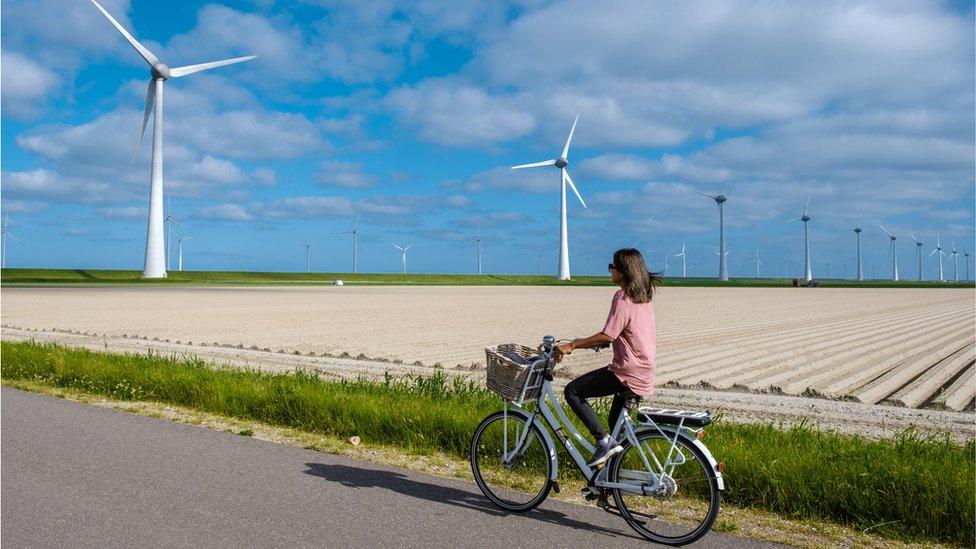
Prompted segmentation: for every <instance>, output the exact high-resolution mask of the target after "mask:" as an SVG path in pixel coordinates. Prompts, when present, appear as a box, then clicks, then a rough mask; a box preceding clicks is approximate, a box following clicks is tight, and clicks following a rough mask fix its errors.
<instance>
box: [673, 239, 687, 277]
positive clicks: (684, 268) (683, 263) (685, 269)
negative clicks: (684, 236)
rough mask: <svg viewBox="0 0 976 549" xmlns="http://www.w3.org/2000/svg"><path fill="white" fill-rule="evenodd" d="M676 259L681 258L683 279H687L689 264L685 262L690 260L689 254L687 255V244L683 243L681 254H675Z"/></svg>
mask: <svg viewBox="0 0 976 549" xmlns="http://www.w3.org/2000/svg"><path fill="white" fill-rule="evenodd" d="M674 257H680V258H681V278H686V277H687V276H688V264H687V262H686V261H685V260H686V259H687V258H688V254H686V253H685V243H684V242H682V243H681V253H680V254H674Z"/></svg>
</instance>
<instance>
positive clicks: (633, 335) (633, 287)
mask: <svg viewBox="0 0 976 549" xmlns="http://www.w3.org/2000/svg"><path fill="white" fill-rule="evenodd" d="M607 268H608V269H609V270H610V276H611V278H612V279H613V282H614V283H615V284H618V285H619V286H620V289H619V290H617V292H616V293H615V294H613V301H612V302H611V304H610V314H609V316H608V317H607V322H606V325H605V326H604V327H603V330H601V331H600V332H599V333H597V334H594V335H592V336H590V337H587V338H582V339H575V340H573V341H572V342H569V343H562V344H560V345H558V346H557V348H556V360H557V361H559V360H562V358H563V357H564V356H566V355H568V354H570V353H572V352H573V351H574V350H576V349H591V348H595V347H605V346H607V345H608V344H612V345H613V361H612V362H611V363H610V364H608V365H607V366H604V367H601V368H598V369H596V370H593V371H592V372H589V373H586V374H583V375H581V376H579V377H578V378H576V379H574V380H573V381H571V382H570V383H569V384H568V385H566V392H565V395H566V402H568V403H569V407H570V408H572V409H573V412H575V413H576V415H577V416H579V418H580V420H582V421H583V424H584V425H586V428H587V429H589V431H590V433H591V434H592V435H593V437H594V438H596V440H597V447H596V452H594V454H593V458H592V459H591V460H590V462H589V466H590V467H596V466H600V465H603V464H604V463H606V462H607V460H608V459H610V458H611V457H612V456H613V455H614V454H617V453H619V452H621V451H622V450H623V448H622V447H621V446H620V444H619V443H618V442H617V441H616V440H614V439H613V437H612V436H610V435H609V434H608V433H607V431H606V430H605V429H604V428H603V425H601V424H600V421H599V419H598V418H597V416H596V413H595V412H594V411H593V408H592V407H591V406H590V404H589V403H588V402H587V400H586V399H589V398H594V397H602V396H607V395H614V397H613V404H612V405H611V406H610V418H609V419H610V425H611V426H612V425H614V424H615V423H616V421H617V417H618V416H619V415H620V411H621V410H622V409H623V405H624V402H625V401H626V399H628V398H632V397H635V396H636V397H643V396H650V394H651V392H652V391H653V389H654V353H655V350H656V347H657V343H656V336H655V330H654V307H653V305H652V304H651V298H652V297H653V295H654V289H655V288H657V286H658V285H659V284H660V282H661V277H660V276H659V275H658V274H656V273H651V272H648V270H647V265H646V264H645V263H644V258H643V257H642V256H641V253H640V252H639V251H637V250H636V249H634V248H624V249H621V250H617V251H616V252H614V254H613V263H610V264H609V265H608V266H607Z"/></svg>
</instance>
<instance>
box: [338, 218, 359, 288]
mask: <svg viewBox="0 0 976 549" xmlns="http://www.w3.org/2000/svg"><path fill="white" fill-rule="evenodd" d="M350 233H351V234H352V272H353V274H356V273H358V272H359V256H358V255H357V252H358V250H359V216H358V215H357V216H356V224H355V225H353V226H352V230H349V231H343V232H342V234H350Z"/></svg>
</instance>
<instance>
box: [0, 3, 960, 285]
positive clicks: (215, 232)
mask: <svg viewBox="0 0 976 549" xmlns="http://www.w3.org/2000/svg"><path fill="white" fill-rule="evenodd" d="M103 5H104V6H105V7H106V9H108V10H109V11H110V12H111V13H112V14H113V15H115V17H116V18H117V19H119V21H120V22H121V23H122V24H123V25H124V26H126V28H128V29H130V31H132V32H133V34H134V35H135V36H136V37H137V38H138V39H139V40H140V41H142V42H143V43H144V44H145V45H146V46H147V47H149V48H150V49H151V50H152V51H154V52H155V54H156V55H157V56H159V57H160V58H161V59H163V60H164V61H165V62H167V63H168V64H169V65H170V66H180V65H187V64H194V63H200V62H205V61H210V60H216V59H222V58H226V57H232V56H238V55H247V54H252V53H254V54H258V55H259V56H260V57H259V58H258V59H256V60H254V61H251V62H249V63H245V64H241V65H235V66H231V67H224V68H221V69H216V70H213V71H208V72H206V73H199V74H195V75H192V76H189V77H186V78H181V79H174V80H170V81H168V82H167V83H166V91H165V124H164V129H165V137H164V142H165V173H164V177H165V190H166V194H167V196H169V197H170V199H171V202H172V208H173V213H174V215H175V216H176V218H177V219H178V220H179V221H180V222H181V223H182V224H183V225H184V226H185V227H186V231H187V232H188V233H190V234H192V235H193V237H194V238H193V240H189V241H187V243H186V249H185V252H184V255H185V257H184V261H185V264H186V267H187V268H189V269H208V270H210V269H232V270H281V271H289V270H303V269H304V248H303V246H302V245H301V242H302V241H305V240H312V241H314V242H315V244H314V246H313V248H312V260H311V264H312V269H313V270H318V271H348V270H351V262H352V258H351V255H352V250H351V238H350V236H349V235H346V234H342V231H344V230H347V229H349V228H350V227H351V225H352V223H353V222H354V220H355V219H356V217H357V216H361V219H362V220H361V235H362V238H361V243H362V248H363V249H362V251H361V253H360V270H361V271H370V272H394V271H398V270H399V267H400V258H399V253H398V252H397V251H396V250H395V249H394V248H393V246H392V243H394V242H396V243H399V244H403V245H405V244H412V245H413V247H412V248H411V250H410V252H409V255H408V263H409V269H410V270H411V271H414V272H454V273H470V272H472V271H474V270H475V269H476V255H475V254H476V252H475V244H474V237H475V234H476V232H477V231H478V228H479V227H480V230H481V234H482V236H483V238H484V242H485V269H486V271H487V272H490V273H535V272H537V270H538V268H539V261H538V257H539V256H542V258H543V259H542V264H543V271H544V272H546V273H553V272H555V268H556V260H557V247H556V244H557V236H558V200H559V195H558V188H559V179H558V173H557V172H556V170H552V169H537V170H523V171H519V172H511V171H510V170H508V169H507V167H508V166H511V165H515V164H520V163H525V162H533V161H539V160H545V159H548V158H553V157H555V156H556V155H557V154H558V152H559V150H560V149H561V147H562V143H563V141H564V140H565V138H566V134H567V132H568V131H569V127H570V125H571V124H572V120H573V117H574V116H575V115H576V114H577V113H580V115H581V116H580V122H579V127H578V128H577V131H576V137H575V138H574V146H573V149H572V150H571V153H570V162H571V164H570V167H569V168H570V172H571V173H572V174H573V177H574V179H575V181H576V183H577V185H578V186H579V188H580V191H581V192H582V193H583V196H584V198H585V199H586V201H587V204H588V206H589V207H588V208H587V209H585V210H584V209H582V208H581V207H579V205H578V204H577V203H576V202H575V201H573V200H571V202H570V207H569V226H570V253H571V265H572V269H573V272H574V273H577V274H585V272H586V261H587V259H586V258H587V256H592V258H593V259H592V264H593V273H594V274H597V273H603V270H604V268H605V267H604V265H605V264H606V262H607V258H608V256H609V254H610V253H612V251H613V250H614V249H616V248H619V247H623V246H635V245H636V246H637V247H638V248H640V249H641V250H642V251H644V252H645V256H646V257H647V259H648V262H649V264H650V266H651V268H654V269H660V268H661V267H662V266H663V260H664V256H665V254H667V253H668V252H671V253H674V252H676V251H678V250H679V249H680V247H681V244H682V242H686V243H687V247H688V255H689V270H690V271H691V270H695V271H696V272H697V274H700V275H714V274H715V273H716V272H717V258H716V256H715V254H714V252H713V250H715V249H716V248H717V241H718V227H717V225H718V215H717V211H716V210H717V209H716V207H715V205H714V203H713V202H710V201H709V200H707V199H704V198H702V197H700V196H698V195H696V194H694V193H693V192H692V190H701V191H703V192H708V193H714V192H717V191H718V190H719V189H720V188H721V187H722V186H723V185H725V184H726V183H728V185H729V187H728V191H727V195H728V196H729V201H728V202H727V203H726V222H727V233H728V248H729V249H730V250H731V253H730V256H729V257H730V259H729V266H730V271H731V273H732V275H733V276H737V275H740V274H742V273H743V272H754V270H752V271H747V269H748V267H745V266H744V264H745V262H746V261H747V260H749V259H750V258H751V257H752V256H753V255H754V253H755V249H756V248H759V253H760V257H761V258H762V259H763V261H764V262H765V264H766V267H767V273H768V274H770V275H772V274H776V275H780V274H782V272H783V263H784V257H788V264H789V265H790V266H789V268H788V270H789V272H790V274H791V275H792V274H794V273H798V272H799V270H800V268H801V265H802V226H801V225H800V224H799V223H793V224H790V223H787V220H789V219H791V218H794V217H797V216H799V215H800V213H802V210H803V204H804V202H805V200H806V197H807V195H808V194H809V195H812V200H811V215H812V217H813V220H812V221H811V222H810V228H811V234H812V244H811V249H812V253H813V256H814V275H815V276H820V277H822V276H824V275H825V274H826V272H825V271H826V262H827V261H829V262H830V263H831V267H830V269H831V275H837V274H841V273H842V271H843V269H844V265H845V264H846V265H847V270H848V273H849V274H852V273H853V269H854V267H853V265H854V234H853V233H852V232H850V231H849V230H847V228H848V227H850V226H852V225H853V224H856V223H858V222H860V221H861V220H862V219H863V222H862V223H863V226H864V228H865V231H864V233H862V244H863V253H864V256H865V271H866V272H865V274H866V275H868V276H870V275H871V270H872V266H876V267H874V268H875V269H876V275H877V276H879V277H880V276H882V274H883V273H884V274H887V273H889V272H890V260H889V259H888V257H887V251H888V239H887V237H886V236H885V235H884V233H882V232H881V229H880V228H879V227H878V225H879V224H881V223H883V224H884V225H885V226H886V227H887V228H888V229H889V230H892V231H893V232H895V233H896V234H897V235H898V236H899V237H900V238H899V240H898V253H899V263H900V268H901V274H902V276H903V277H906V278H907V277H914V276H915V273H916V262H915V259H914V258H915V256H914V253H915V246H914V243H913V242H912V240H911V238H910V237H909V232H913V233H915V234H916V236H918V237H919V238H920V239H922V240H923V241H924V242H925V248H924V249H925V250H926V252H928V251H929V250H930V249H931V248H932V247H933V245H934V242H935V237H936V233H940V234H941V235H942V241H943V246H944V247H946V248H949V247H950V246H951V242H952V241H953V240H954V241H955V243H956V245H957V247H958V248H959V249H960V250H962V249H963V248H969V251H970V252H972V251H973V238H974V234H973V232H974V231H973V229H974V222H976V221H974V201H976V196H974V183H976V182H974V170H976V152H974V146H976V144H974V135H976V127H974V116H976V108H974V101H976V90H974V70H973V67H974V48H973V44H974V32H973V28H974V27H973V18H974V11H973V5H972V4H971V3H967V2H916V1H901V0H898V1H884V2H847V1H845V2H840V1H838V2H833V1H824V2H807V3H793V2H762V3H759V2H751V1H741V2H737V1H724V2H704V3H696V4H684V3H674V2H646V1H634V2H624V1H619V2H618V1H612V2H599V3H595V2H584V1H559V2H546V1H534V0H528V1H524V2H502V1H499V2H467V1H459V2H451V3H441V2H432V1H427V0H420V1H416V2H409V3H402V4H401V3H396V2H390V1H372V0H361V1H357V2H341V1H329V0H304V1H294V2H287V1H286V2H280V1H274V0H254V1H243V2H224V3H209V2H192V1H189V0H188V1H180V2H163V1H150V0H133V1H131V2H130V1H128V0H105V2H103ZM2 14H3V18H2V35H3V36H2V38H3V40H2V55H3V63H2V88H3V90H2V91H3V94H2V102H3V104H2V108H3V112H2V155H3V156H2V182H0V184H2V205H0V206H2V207H0V209H2V210H3V214H4V215H8V214H9V217H10V232H11V233H13V234H14V235H16V237H17V238H18V239H19V240H18V241H15V242H12V243H11V244H10V246H9V248H8V253H7V265H8V266H9V267H67V268H127V269H141V268H142V260H143V254H144V247H145V231H146V209H147V203H148V181H149V149H150V147H149V139H148V137H149V135H148V134H147V139H146V141H145V142H144V143H143V146H142V148H141V151H140V154H139V157H138V159H137V160H136V162H135V165H133V166H130V165H129V156H130V154H131V151H132V147H133V145H134V143H135V138H136V133H137V129H138V125H139V122H140V116H141V109H142V106H143V102H144V97H145V88H146V85H147V82H148V80H149V74H148V67H147V66H146V65H145V64H144V62H143V61H142V60H141V59H140V58H139V57H138V55H137V54H136V53H135V52H134V51H133V50H132V49H131V48H130V47H129V46H128V45H127V44H126V43H125V41H124V39H123V38H122V37H121V36H120V35H119V34H118V33H117V32H116V31H115V30H114V29H112V28H111V26H110V25H109V23H108V22H107V21H105V20H104V19H103V18H102V17H101V15H100V14H99V13H98V12H97V10H96V9H95V7H94V6H93V5H91V4H90V2H87V1H86V0H61V1H54V0H32V1H26V0H2ZM150 131H151V130H150ZM971 259H972V258H971ZM675 263H676V262H674V261H673V260H672V265H674V264H675ZM936 265H937V264H936V263H935V261H934V258H931V259H929V258H928V257H926V261H925V267H924V269H925V274H926V277H931V276H934V274H935V269H936V268H937V267H936ZM948 265H950V264H949V263H947V268H948V269H949V273H950V274H951V267H948ZM174 268H175V265H174ZM960 270H961V272H964V270H965V269H964V266H963V264H962V261H960ZM674 272H675V271H672V273H671V274H674Z"/></svg>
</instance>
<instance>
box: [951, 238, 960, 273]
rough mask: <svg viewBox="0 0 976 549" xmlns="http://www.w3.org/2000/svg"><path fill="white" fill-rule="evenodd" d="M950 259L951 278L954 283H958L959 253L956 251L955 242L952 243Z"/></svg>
mask: <svg viewBox="0 0 976 549" xmlns="http://www.w3.org/2000/svg"><path fill="white" fill-rule="evenodd" d="M949 257H950V258H952V278H953V279H955V281H956V282H959V252H957V251H956V241H955V240H953V241H952V253H951V254H949Z"/></svg>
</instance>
